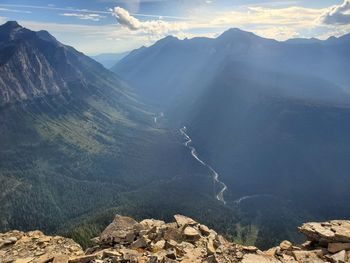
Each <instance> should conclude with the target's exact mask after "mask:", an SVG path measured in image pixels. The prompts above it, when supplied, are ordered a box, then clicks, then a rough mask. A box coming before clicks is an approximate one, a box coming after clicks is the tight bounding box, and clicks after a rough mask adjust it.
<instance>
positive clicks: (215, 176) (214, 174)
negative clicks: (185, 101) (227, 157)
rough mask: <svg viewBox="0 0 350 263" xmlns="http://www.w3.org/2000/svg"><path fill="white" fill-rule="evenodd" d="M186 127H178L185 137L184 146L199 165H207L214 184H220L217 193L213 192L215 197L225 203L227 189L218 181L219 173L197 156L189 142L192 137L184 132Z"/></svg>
mask: <svg viewBox="0 0 350 263" xmlns="http://www.w3.org/2000/svg"><path fill="white" fill-rule="evenodd" d="M186 130H187V129H186V127H182V128H181V129H180V132H181V134H182V136H184V137H185V139H186V142H185V146H186V147H187V148H188V149H190V151H191V155H192V157H193V158H194V159H196V160H197V161H198V162H199V163H200V164H201V165H203V166H205V167H207V168H208V169H209V170H210V172H211V174H212V177H213V181H214V186H215V185H216V184H218V185H220V191H219V192H218V193H215V194H216V196H215V197H216V199H217V200H219V201H220V202H222V203H223V204H226V201H225V199H224V192H225V191H226V190H227V186H226V184H225V183H223V182H222V181H220V179H219V174H218V173H217V172H216V171H215V170H214V169H213V168H212V167H211V166H210V165H208V164H207V163H205V162H204V161H203V160H201V159H200V158H199V156H198V153H197V151H196V149H195V148H194V147H193V146H191V143H192V139H191V137H190V136H189V135H188V134H187V133H186Z"/></svg>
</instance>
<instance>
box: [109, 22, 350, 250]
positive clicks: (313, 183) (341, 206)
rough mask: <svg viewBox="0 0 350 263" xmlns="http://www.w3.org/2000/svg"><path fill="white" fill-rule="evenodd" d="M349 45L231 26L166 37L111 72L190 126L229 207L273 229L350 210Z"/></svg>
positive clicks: (348, 38) (349, 40) (347, 38)
mask: <svg viewBox="0 0 350 263" xmlns="http://www.w3.org/2000/svg"><path fill="white" fill-rule="evenodd" d="M349 47H350V35H344V36H342V37H339V38H335V37H332V38H329V39H327V40H324V41H321V40H315V39H309V40H307V39H296V40H289V41H285V42H279V41H276V40H271V39H266V38H262V37H259V36H257V35H254V34H253V33H250V32H245V31H241V30H239V29H230V30H228V31H226V32H224V33H223V34H222V35H220V36H219V37H217V38H215V39H211V38H193V39H185V40H179V39H177V38H175V37H167V38H164V39H162V40H160V41H158V42H157V43H155V44H154V45H152V46H150V47H148V48H141V49H139V50H135V51H133V52H131V53H130V54H129V55H128V56H127V57H125V58H124V59H123V60H121V61H120V62H119V63H117V64H116V66H114V67H113V68H112V70H113V71H114V72H116V73H117V74H118V75H119V76H120V77H121V78H122V79H123V80H125V81H126V82H128V83H129V84H130V85H132V86H133V87H135V89H137V90H138V93H139V94H140V96H141V97H143V98H145V100H146V101H147V102H148V103H150V104H152V105H154V106H155V107H158V108H159V109H160V110H161V111H163V112H164V113H165V115H166V116H167V118H168V120H169V122H170V123H171V124H172V125H173V126H174V127H182V126H186V128H187V129H186V130H187V134H188V135H189V136H190V137H191V140H192V145H193V147H195V149H196V151H197V152H199V153H201V160H202V161H203V162H204V163H206V164H210V165H211V166H212V167H215V170H216V172H217V173H218V174H219V175H220V180H221V181H222V182H224V183H225V184H226V186H227V190H226V191H225V200H226V202H227V206H231V207H236V206H237V205H238V206H239V207H240V209H241V211H244V212H243V213H245V215H246V216H247V218H250V219H249V221H250V222H255V225H259V226H260V231H261V229H262V228H263V229H264V230H263V231H266V232H265V234H266V233H270V235H271V236H274V234H273V233H275V232H276V231H274V230H273V228H275V230H276V229H280V228H282V229H285V230H286V229H289V228H290V226H291V225H297V221H299V220H301V221H302V220H315V219H320V220H324V219H331V218H334V217H338V218H348V217H349V216H350V214H349V213H348V211H350V210H349V208H350V202H349V201H348V200H350V195H349V191H348V187H347V185H349V183H350V178H349V176H348V171H349V169H350V166H349V164H350V162H349V156H350V152H349V149H350V140H349V136H348V135H349V133H350V126H349V122H350V119H349V118H350V107H349V106H350V97H349V83H350V78H349V75H348V68H349V67H350V55H349V54H350V52H349V51H350V50H349ZM320 193H322V194H320ZM277 215H278V216H277ZM276 218H278V219H276ZM282 218H284V219H286V218H288V219H287V220H282ZM301 221H300V222H301ZM253 224H254V223H253ZM271 225H274V227H272V228H270V227H269V226H271ZM268 228H269V229H268ZM260 241H261V240H260ZM260 241H259V238H258V239H257V242H260ZM260 244H261V245H264V244H266V241H263V242H261V243H260Z"/></svg>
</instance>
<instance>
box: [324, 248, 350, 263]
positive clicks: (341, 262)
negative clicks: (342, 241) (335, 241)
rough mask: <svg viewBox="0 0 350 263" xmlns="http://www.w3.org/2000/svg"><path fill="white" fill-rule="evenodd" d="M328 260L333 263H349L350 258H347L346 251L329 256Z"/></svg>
mask: <svg viewBox="0 0 350 263" xmlns="http://www.w3.org/2000/svg"><path fill="white" fill-rule="evenodd" d="M327 258H328V259H329V260H330V261H331V262H332V263H346V262H348V257H347V254H346V252H345V250H342V251H340V252H338V253H336V254H334V255H331V256H327Z"/></svg>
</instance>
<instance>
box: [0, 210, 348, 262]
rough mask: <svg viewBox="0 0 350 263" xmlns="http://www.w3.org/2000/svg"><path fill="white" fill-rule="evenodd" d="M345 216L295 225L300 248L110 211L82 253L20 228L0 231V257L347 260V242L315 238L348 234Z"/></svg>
mask: <svg viewBox="0 0 350 263" xmlns="http://www.w3.org/2000/svg"><path fill="white" fill-rule="evenodd" d="M349 224H350V222H349V221H333V222H324V223H307V224H304V225H303V226H301V227H300V231H301V232H303V233H306V235H307V237H308V238H309V237H310V235H309V233H310V227H311V228H312V230H311V231H312V232H313V233H314V234H316V235H312V241H307V242H306V243H304V244H303V245H302V246H301V247H297V246H293V245H292V243H290V242H289V241H283V242H282V243H281V244H280V245H279V246H278V247H275V248H271V249H269V250H267V251H265V252H263V251H261V250H259V249H258V248H256V247H253V246H242V245H239V244H234V243H231V242H229V241H227V240H226V239H225V238H224V237H222V236H221V235H218V234H217V233H216V232H215V231H214V230H211V229H209V228H208V227H206V226H204V225H202V224H200V223H198V222H196V221H195V220H193V219H191V218H188V217H186V216H183V215H175V222H172V223H165V222H164V221H160V220H154V219H145V220H142V221H141V222H137V221H136V220H134V219H132V218H130V217H125V216H120V215H116V217H115V219H114V220H113V222H112V223H111V224H110V225H109V226H108V227H107V228H106V229H105V230H104V231H103V232H102V234H101V235H100V237H97V238H95V239H94V241H95V242H96V245H95V246H94V247H91V248H88V249H87V250H86V251H85V253H83V252H82V250H81V248H80V246H79V245H77V244H75V243H74V242H73V241H72V240H69V239H66V238H62V237H50V236H44V235H43V234H42V233H41V232H39V231H33V232H28V233H23V232H19V231H11V232H8V233H5V234H0V259H1V260H2V261H1V262H25V263H29V262H60V263H68V262H69V263H88V262H91V263H107V262H108V263H109V262H130V263H143V262H145V263H146V262H152V263H153V262H155V263H156V262H161V263H175V262H182V263H196V262H198V263H202V262H206V263H214V262H217V263H221V262H222V263H228V262H242V263H279V262H280V263H287V262H288V263H318V262H320V263H322V262H332V263H346V262H350V247H349V244H350V243H344V242H343V243H341V244H342V247H340V245H338V248H339V249H338V250H331V249H330V247H332V245H331V244H333V248H334V247H335V246H334V244H339V243H328V244H326V245H328V248H327V246H326V247H325V243H324V240H323V239H318V238H315V236H317V237H319V236H321V235H323V233H324V232H325V231H326V232H327V231H329V227H330V225H334V226H335V227H336V228H337V230H334V231H335V232H337V233H338V236H341V239H339V238H338V236H337V237H334V236H333V237H332V239H331V242H341V241H343V240H344V239H343V238H344V237H346V238H350V235H349Z"/></svg>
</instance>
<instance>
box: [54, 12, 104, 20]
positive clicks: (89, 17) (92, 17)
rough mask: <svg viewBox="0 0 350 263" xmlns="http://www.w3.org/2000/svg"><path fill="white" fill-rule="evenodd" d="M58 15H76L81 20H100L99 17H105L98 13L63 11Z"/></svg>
mask: <svg viewBox="0 0 350 263" xmlns="http://www.w3.org/2000/svg"><path fill="white" fill-rule="evenodd" d="M60 15H61V16H68V17H76V18H78V19H81V20H92V21H100V20H101V19H103V18H105V16H101V15H99V14H81V13H63V14H60Z"/></svg>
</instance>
